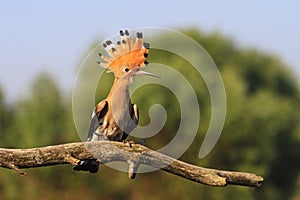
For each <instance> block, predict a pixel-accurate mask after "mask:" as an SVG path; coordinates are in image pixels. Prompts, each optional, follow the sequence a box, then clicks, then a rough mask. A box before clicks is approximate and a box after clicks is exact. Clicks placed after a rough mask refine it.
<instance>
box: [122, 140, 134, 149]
mask: <svg viewBox="0 0 300 200" xmlns="http://www.w3.org/2000/svg"><path fill="white" fill-rule="evenodd" d="M123 143H124V144H126V143H127V144H128V145H129V148H131V147H132V145H133V144H135V142H134V141H132V140H131V141H126V140H123Z"/></svg>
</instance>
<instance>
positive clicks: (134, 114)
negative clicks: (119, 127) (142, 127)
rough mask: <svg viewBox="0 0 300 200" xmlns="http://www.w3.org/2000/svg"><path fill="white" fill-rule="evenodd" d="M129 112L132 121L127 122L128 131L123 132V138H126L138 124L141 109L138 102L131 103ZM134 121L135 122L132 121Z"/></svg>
mask: <svg viewBox="0 0 300 200" xmlns="http://www.w3.org/2000/svg"><path fill="white" fill-rule="evenodd" d="M129 114H130V117H131V121H130V122H129V123H128V124H127V127H126V133H125V132H124V133H123V137H122V140H125V139H126V138H127V136H128V134H129V133H131V132H132V130H133V129H134V128H135V127H136V126H137V125H138V123H139V110H138V107H137V105H136V104H131V106H130V107H129ZM132 122H133V123H132Z"/></svg>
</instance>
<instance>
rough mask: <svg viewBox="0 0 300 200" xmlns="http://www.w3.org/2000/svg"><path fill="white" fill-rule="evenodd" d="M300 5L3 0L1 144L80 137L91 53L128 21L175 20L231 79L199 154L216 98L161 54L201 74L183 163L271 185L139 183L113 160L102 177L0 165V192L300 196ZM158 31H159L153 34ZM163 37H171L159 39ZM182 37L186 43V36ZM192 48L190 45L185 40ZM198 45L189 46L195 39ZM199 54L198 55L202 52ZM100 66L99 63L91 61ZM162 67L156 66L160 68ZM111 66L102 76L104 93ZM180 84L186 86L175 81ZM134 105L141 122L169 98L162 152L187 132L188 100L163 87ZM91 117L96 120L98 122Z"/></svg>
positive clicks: (157, 176)
mask: <svg viewBox="0 0 300 200" xmlns="http://www.w3.org/2000/svg"><path fill="white" fill-rule="evenodd" d="M298 8H299V3H298V2H292V1H286V2H285V3H276V2H273V1H264V2H260V1H251V2H247V3H245V2H235V1H226V2H225V1H224V2H218V1H209V2H207V1H205V2H201V1H198V2H193V1H184V2H181V3H175V2H171V1H156V0H154V1H149V2H140V1H130V2H117V3H115V2H100V1H86V2H85V3H81V4H80V3H76V2H72V1H62V2H60V1H51V2H38V1H24V2H17V1H7V2H4V1H2V2H1V3H0V27H1V31H0V44H1V45H0V54H1V56H0V147H2V148H30V147H39V146H45V145H53V144H61V143H67V142H77V141H80V138H79V137H78V134H77V132H76V129H75V127H74V122H73V116H72V107H71V105H72V99H71V95H72V86H73V83H74V81H75V76H76V71H77V69H78V68H79V66H80V64H81V62H82V60H83V59H84V58H85V56H86V55H87V53H88V52H89V51H90V50H91V49H92V48H93V47H95V45H97V44H98V43H99V42H100V41H102V40H103V39H105V38H107V37H110V36H111V35H114V34H116V33H117V32H118V31H119V30H120V29H123V28H127V29H134V28H138V27H152V26H154V27H155V26H159V27H166V28H173V29H176V30H178V31H181V32H183V33H185V34H187V35H189V36H190V37H192V38H193V39H194V40H196V41H197V42H199V44H201V45H202V46H203V47H204V48H205V49H206V51H207V52H208V53H209V54H210V56H211V57H212V59H213V60H214V62H215V63H216V65H217V67H218V69H219V70H220V72H221V74H222V78H223V80H224V84H225V88H226V95H227V116H226V121H225V125H224V129H223V132H222V135H221V137H220V139H219V141H218V143H217V144H216V146H215V148H214V149H213V150H212V152H211V153H210V154H209V155H208V156H206V157H205V158H203V159H199V158H198V153H199V148H200V145H201V143H202V141H203V138H204V134H205V133H206V131H207V126H208V124H209V119H210V115H211V113H210V97H209V93H208V91H207V88H206V86H205V83H204V82H203V80H202V78H201V77H200V76H195V73H194V72H193V71H192V70H190V69H192V68H190V67H184V69H183V67H182V66H188V65H189V63H187V62H186V61H185V60H184V59H182V58H179V57H177V56H174V55H171V54H167V53H166V52H162V51H157V50H153V51H151V53H150V55H149V61H150V62H151V61H155V62H160V63H162V64H166V65H168V66H172V67H174V69H176V70H178V71H179V72H181V73H182V74H183V75H184V76H186V77H188V79H189V80H191V84H192V86H193V88H194V90H195V91H196V92H197V98H198V101H199V105H200V109H201V121H200V128H199V130H198V133H197V137H196V138H195V140H194V142H193V144H192V145H191V146H190V148H189V149H188V150H187V151H186V152H185V153H184V155H183V156H182V157H181V158H180V160H183V161H186V162H189V163H191V164H195V165H199V166H203V167H210V168H217V169H226V170H237V171H246V172H253V173H256V174H258V175H261V176H263V177H264V178H265V181H264V184H263V186H262V187H261V188H259V189H257V188H247V187H240V186H227V187H225V188H214V187H209V186H204V185H200V184H197V183H193V182H191V181H188V180H184V179H182V178H180V177H177V176H174V175H170V174H167V173H165V172H162V171H156V172H151V173H146V174H139V175H138V176H137V178H136V179H135V180H129V179H128V178H127V174H126V173H122V172H119V171H116V170H113V169H110V168H108V167H106V166H102V167H101V170H100V173H98V174H88V173H79V172H75V171H72V168H71V166H68V165H66V166H63V165H60V166H54V167H45V168H37V169H28V170H26V172H27V173H28V176H27V177H21V176H19V175H18V174H17V173H15V172H13V171H9V170H7V169H0V199H81V200H85V199H192V198H193V199H195V198H197V199H292V200H296V199H300V189H299V188H300V176H299V171H300V159H299V158H300V125H299V120H300V105H299V102H300V93H299V92H300V90H299V81H298V79H299V77H300V57H299V52H300V47H299V44H300V39H299V35H300V27H299V22H298V19H299V14H298ZM147 37H151V36H147ZM152 37H157V38H156V39H157V40H161V41H162V42H163V41H164V40H165V39H166V38H168V36H164V35H159V36H152ZM178 43H179V44H180V41H178ZM183 46H184V45H183ZM184 48H185V49H186V51H187V52H189V47H188V46H184ZM191 53H193V52H191ZM91 67H96V65H95V63H91ZM153 72H154V70H153ZM112 78H113V77H112V76H111V74H107V75H105V76H103V80H102V81H100V82H99V86H98V90H97V94H96V96H95V101H98V100H100V99H102V98H104V97H105V96H106V95H107V92H108V90H109V88H110V86H111V83H112ZM174 84H176V83H174ZM139 93H140V91H137V92H136V93H135V94H134V95H133V101H134V102H135V103H137V104H138V105H139V107H140V113H141V124H147V122H148V121H149V119H148V115H147V114H145V115H144V116H143V113H148V109H149V107H150V106H151V104H153V103H160V104H162V105H163V106H164V107H165V109H166V110H167V111H168V112H170V113H168V114H169V115H168V119H167V122H166V124H165V126H164V128H163V129H162V130H161V132H160V133H159V134H157V135H155V136H154V137H152V138H150V139H149V140H147V146H148V147H150V148H154V149H156V148H159V147H161V146H163V145H164V144H165V143H166V142H168V141H170V140H171V139H172V138H173V137H174V134H175V133H176V128H177V125H178V121H180V114H178V115H177V114H176V115H175V114H174V113H173V114H172V112H173V111H175V113H178V102H177V101H176V98H174V97H173V96H172V95H171V94H169V95H167V94H168V90H166V88H162V87H154V86H153V87H149V86H148V87H146V86H145V87H144V88H143V93H144V94H149V93H150V94H154V93H158V94H161V93H164V94H166V96H165V97H164V96H160V97H159V98H158V97H157V96H155V95H152V96H146V95H140V94H139ZM87 123H88V119H87Z"/></svg>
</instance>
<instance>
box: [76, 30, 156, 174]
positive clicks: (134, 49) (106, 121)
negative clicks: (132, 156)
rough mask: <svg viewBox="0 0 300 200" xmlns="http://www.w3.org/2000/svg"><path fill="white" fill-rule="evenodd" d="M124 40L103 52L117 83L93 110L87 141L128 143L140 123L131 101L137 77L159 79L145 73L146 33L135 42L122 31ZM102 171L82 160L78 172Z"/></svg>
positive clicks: (103, 64) (94, 163) (106, 45)
mask: <svg viewBox="0 0 300 200" xmlns="http://www.w3.org/2000/svg"><path fill="white" fill-rule="evenodd" d="M120 37H121V41H117V43H116V45H115V44H114V43H113V42H112V41H111V40H108V41H106V42H105V43H103V47H104V49H105V50H106V52H107V53H108V55H109V56H105V55H102V54H101V53H99V56H100V58H101V59H102V60H103V61H104V62H98V64H99V65H100V66H101V67H104V68H106V69H108V70H109V71H108V72H112V73H113V74H114V83H113V85H112V87H111V90H110V92H109V94H108V96H107V97H106V98H105V99H103V100H102V101H100V102H99V103H98V104H97V106H96V107H95V109H94V111H93V114H92V119H91V122H90V127H89V131H88V139H87V141H99V140H112V141H125V139H126V138H127V136H128V134H129V133H130V132H131V131H132V130H133V129H134V128H135V127H136V126H137V124H138V121H139V112H138V107H137V105H136V104H132V103H131V99H130V94H129V85H130V83H132V82H133V78H134V76H135V75H149V76H155V77H158V76H157V75H155V74H152V73H149V72H145V71H142V68H143V67H145V66H146V65H147V64H148V62H147V56H148V52H149V44H148V43H143V34H142V33H141V32H137V34H136V40H135V42H133V41H132V40H131V38H130V36H129V32H128V30H125V31H122V30H121V31H120ZM98 168H99V162H98V161H96V160H82V161H80V162H79V164H78V165H77V166H75V167H74V170H78V171H89V172H91V173H96V172H97V171H98Z"/></svg>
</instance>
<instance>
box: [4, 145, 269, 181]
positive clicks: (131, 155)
mask: <svg viewBox="0 0 300 200" xmlns="http://www.w3.org/2000/svg"><path fill="white" fill-rule="evenodd" d="M93 155H94V156H95V157H97V158H100V159H98V160H99V161H100V162H101V163H103V164H105V163H109V162H113V161H122V162H126V163H128V164H129V171H128V175H129V178H134V177H135V175H136V172H137V170H138V167H139V166H140V165H141V164H144V165H148V166H152V167H155V168H158V169H162V170H164V171H166V172H169V173H172V174H175V175H177V176H181V177H183V178H186V179H189V180H191V181H195V182H198V183H202V184H205V185H211V186H226V185H227V184H232V185H243V186H250V187H260V186H261V184H262V182H263V178H262V177H261V176H257V175H255V174H252V173H244V172H233V171H222V170H216V169H208V168H203V167H198V166H195V165H191V164H188V163H185V162H182V161H179V160H176V159H173V158H171V157H168V156H166V155H163V154H161V153H158V152H156V151H153V150H151V149H149V148H147V147H145V146H142V145H140V144H131V145H129V144H128V143H122V142H113V141H99V142H79V143H69V144H62V145H55V146H47V147H40V148H31V149H4V148H0V167H4V168H9V169H13V170H15V171H17V172H18V173H19V174H21V175H26V173H24V172H23V171H21V170H20V169H21V168H34V167H42V166H50V165H58V164H71V165H73V166H76V165H77V163H78V162H79V161H80V160H83V159H93V158H94V156H93Z"/></svg>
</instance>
